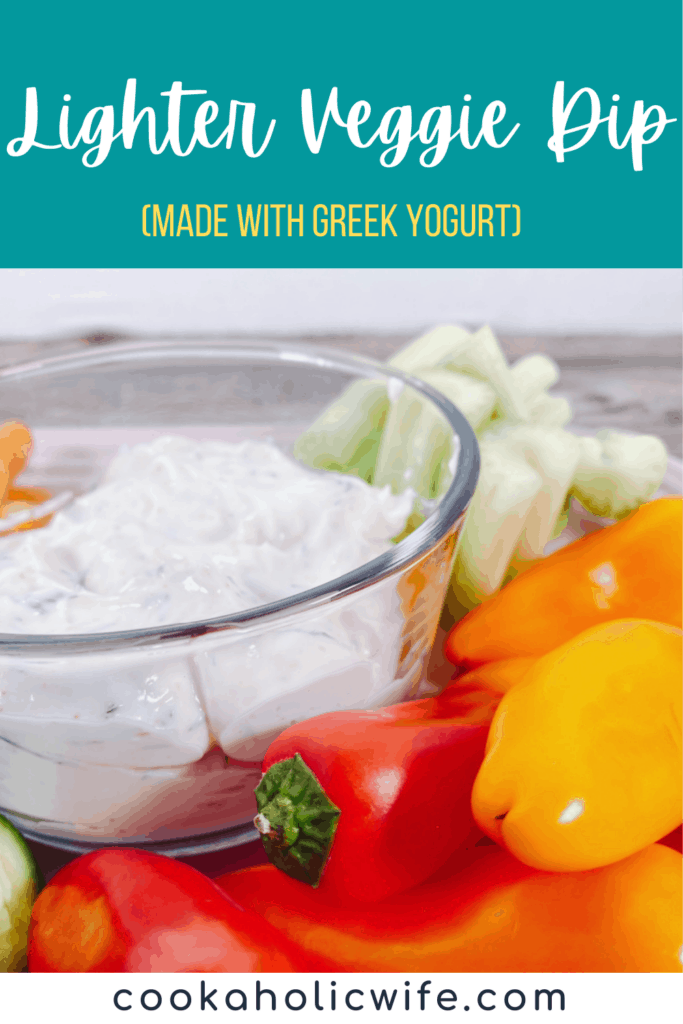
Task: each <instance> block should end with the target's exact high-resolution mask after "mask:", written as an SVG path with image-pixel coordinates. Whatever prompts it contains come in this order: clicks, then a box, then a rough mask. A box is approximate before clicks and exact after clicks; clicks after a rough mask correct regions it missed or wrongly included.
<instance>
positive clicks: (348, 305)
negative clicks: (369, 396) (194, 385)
mask: <svg viewBox="0 0 683 1024" xmlns="http://www.w3.org/2000/svg"><path fill="white" fill-rule="evenodd" d="M680 313H681V274H680V272H679V271H677V270H590V269H579V270H547V269H546V270H523V269H512V270H506V269H503V270H495V269H486V270H467V269H466V270H463V269H460V270H428V269H419V270H389V269H384V270H363V269H353V270H329V269H328V270H325V269H320V268H318V269H313V270H244V269H240V270H201V269H192V270H135V269H122V270H64V269H60V270H0V340H1V341H12V340H17V341H21V340H23V339H31V340H43V339H44V340H49V339H51V338H60V337H78V336H79V335H81V334H87V333H92V332H95V331H106V332H111V333H113V334H124V335H138V336H140V335H143V336H144V335H157V336H158V335H162V334H188V333H195V332H196V333H202V334H237V333H240V332H244V333H249V334H257V333H259V332H263V333H268V334H293V333H294V334H295V333H297V332H302V333H306V334H312V335H326V334H328V335H329V334H351V333H354V332H371V333H399V334H404V333H410V332H413V331H419V330H422V329H424V328H425V327H429V326H432V325H433V324H435V323H444V322H454V323H460V324H463V325H465V326H478V325H481V324H482V323H486V322H487V323H490V324H491V325H492V326H493V327H494V328H495V329H497V330H499V331H503V332H529V331H530V332H541V333H545V334H559V335H562V334H635V335H637V334H641V335H642V334H647V335H665V334H674V333H677V332H678V331H679V330H680Z"/></svg>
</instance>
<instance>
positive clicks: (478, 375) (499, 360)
mask: <svg viewBox="0 0 683 1024" xmlns="http://www.w3.org/2000/svg"><path fill="white" fill-rule="evenodd" d="M420 346H422V349H420ZM390 364H391V365H392V366H396V367H398V369H399V370H405V371H406V372H407V373H413V374H415V375H416V376H419V375H420V372H421V371H423V370H426V369H427V370H434V369H442V370H453V371H454V372H456V373H464V374H467V376H470V377H474V378H475V379H477V380H480V381H483V382H484V383H485V384H489V385H490V386H491V387H492V388H493V390H494V391H495V393H496V395H497V399H498V402H497V404H498V407H499V409H500V412H501V414H502V415H504V416H506V417H508V418H509V419H510V420H512V421H515V422H523V421H524V420H525V419H526V418H527V408H526V403H525V401H524V398H523V396H522V395H521V394H520V392H519V389H518V387H517V385H516V383H515V380H514V377H513V376H512V371H511V369H510V367H509V366H508V364H507V361H506V359H505V356H504V355H503V351H502V349H501V348H500V345H499V344H498V342H497V341H496V338H495V336H494V334H493V332H492V331H491V329H490V327H482V328H481V329H480V330H478V331H476V332H475V333H474V334H468V333H467V332H466V331H463V330H462V328H460V327H447V326H443V327H437V328H435V329H434V330H433V331H430V332H429V334H426V335H424V336H423V337H422V338H418V340H417V341H416V342H413V343H412V344H411V345H409V346H408V347H407V348H405V349H403V350H402V351H401V352H398V353H397V354H396V355H395V356H393V357H392V359H391V360H390Z"/></svg>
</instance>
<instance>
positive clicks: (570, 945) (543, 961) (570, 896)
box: [216, 844, 681, 1009]
mask: <svg viewBox="0 0 683 1024" xmlns="http://www.w3.org/2000/svg"><path fill="white" fill-rule="evenodd" d="M216 882H217V883H218V884H219V885H221V886H223V887H224V888H225V890H226V891H227V893H228V895H230V896H231V897H232V898H233V899H234V900H235V901H236V902H237V903H239V904H241V905H242V906H244V907H247V908H249V909H251V910H255V911H256V912H257V913H258V914H260V915H261V916H262V917H264V918H265V919H266V921H267V922H268V923H269V924H271V925H272V926H273V927H274V928H276V929H277V930H278V931H279V932H280V934H282V935H283V937H285V938H287V939H288V940H289V941H290V942H291V943H292V944H293V945H295V946H296V947H298V948H299V949H300V950H301V952H302V953H303V954H304V955H306V954H308V955H315V956H322V957H323V958H325V959H326V960H327V967H324V966H321V968H320V969H321V970H325V969H327V970H329V971H335V972H338V971H363V972H396V971H400V972H403V971H409V972H413V973H415V974H422V973H425V972H430V973H431V972H434V973H436V972H449V973H451V972H465V971H478V972H486V973H489V972H491V971H550V972H561V971H568V972H578V971H580V972H592V971H595V972H601V971H657V972H663V971H667V972H678V971H680V970H681V964H680V961H679V959H678V951H679V949H680V945H681V914H680V904H681V855H680V854H679V853H676V852H675V851H674V850H670V849H668V848H667V847H665V846H660V845H655V846H650V847H648V848H647V849H646V850H642V851H641V852H639V853H636V854H634V855H633V856H632V857H629V858H627V859H626V860H623V861H620V862H619V863H618V864H612V865H610V866H609V867H606V868H599V869H598V870H595V871H586V872H575V873H570V874H559V873H558V874H554V873H547V872H544V871H535V870H534V869H533V868H529V867H527V866H525V865H524V864H521V863H520V862H519V861H518V860H516V859H515V858H514V857H511V856H510V855H509V854H508V853H506V852H505V851H504V850H501V849H500V848H498V847H496V846H495V845H493V844H491V845H490V846H488V847H479V848H478V849H477V850H475V851H474V853H473V855H472V856H471V859H470V861H469V863H467V864H465V865H463V864H462V863H460V865H459V867H458V868H457V869H456V870H455V871H453V868H452V866H450V867H449V866H447V867H446V868H444V869H443V870H442V871H441V872H440V873H439V874H438V875H436V876H434V878H433V879H431V880H430V881H428V882H424V883H423V884H422V885H419V886H417V887H416V888H414V889H410V890H409V891H408V892H404V893H401V894H400V895H398V896H393V897H392V898H391V899H387V900H384V901H383V902H381V903H375V904H372V905H369V906H364V907H359V906H358V905H355V906H354V905H349V904H347V903H344V902H343V901H337V902H336V903H330V902H326V901H325V899H324V898H323V897H322V894H321V893H320V892H319V891H317V890H315V889H311V888H309V887H308V886H301V885H299V884H298V883H297V882H295V881H294V880H293V879H291V878H288V877H287V876H286V875H284V874H283V873H282V872H280V871H278V870H277V869H276V868H274V867H271V866H270V865H266V866H263V867H257V868H247V869H246V870H244V871H238V872H235V873H234V874H228V875H223V876H222V877H221V878H218V879H216ZM435 985H436V982H435ZM391 987H392V986H390V988H391ZM397 987H400V988H401V989H402V987H403V986H402V985H400V986H397ZM550 987H551V988H552V987H553V986H550ZM432 998H433V997H432ZM432 1005H433V1003H432ZM429 1008H430V1007H429V1006H427V1009H429Z"/></svg>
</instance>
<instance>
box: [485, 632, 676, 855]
mask: <svg viewBox="0 0 683 1024" xmlns="http://www.w3.org/2000/svg"><path fill="white" fill-rule="evenodd" d="M681 740H682V737H681V631H680V630H678V629H676V628H675V627H674V626H666V625H663V624H661V623H658V622H646V621H642V620H641V621H638V620H621V621H616V622H610V623H607V624H606V625H603V626H595V627H593V628H592V629H589V630H586V632H585V633H582V634H581V635H580V636H578V637H575V638H574V639H573V640H570V641H569V643H566V644H564V645H562V646H561V647H559V648H558V649H557V650H556V651H552V652H551V653H550V654H546V655H545V656H544V657H543V658H540V659H539V660H538V661H537V662H536V663H535V664H534V665H533V666H532V668H531V669H530V670H529V671H528V672H527V674H526V675H525V676H524V678H523V679H522V681H521V682H519V683H517V685H516V686H514V687H513V688H512V689H511V690H510V691H509V692H508V693H507V694H506V695H505V696H504V697H503V699H502V700H501V702H500V704H499V705H498V709H497V711H496V714H495V717H494V719H493V722H492V723H491V730H490V733H489V739H488V743H487V753H486V757H485V758H484V761H483V764H482V766H481V768H480V769H479V774H478V775H477V778H476V781H475V783H474V788H473V791H472V809H473V812H474V817H475V819H476V821H477V823H478V825H479V826H480V827H481V828H482V829H483V830H484V831H485V832H486V833H488V835H489V836H491V838H493V839H495V840H496V842H499V843H501V844H503V845H505V846H506V847H507V848H508V850H510V852H511V853H513V854H514V855H515V856H516V857H518V858H519V859H520V860H522V861H524V863H526V864H529V865H531V866H533V867H536V868H541V869H544V870H550V871H577V870H584V869H587V868H595V867H599V866H601V865H604V864H610V863H612V862H613V861H617V860H620V859H621V858H622V857H627V856H628V855H629V854H632V853H634V852H635V851H636V850H640V849H642V848H643V847H645V846H647V845H648V844H649V843H652V842H655V841H656V840H658V839H661V838H662V837H663V836H665V835H667V833H669V832H670V831H671V830H672V829H674V828H675V827H676V826H677V825H678V824H679V823H680V821H681Z"/></svg>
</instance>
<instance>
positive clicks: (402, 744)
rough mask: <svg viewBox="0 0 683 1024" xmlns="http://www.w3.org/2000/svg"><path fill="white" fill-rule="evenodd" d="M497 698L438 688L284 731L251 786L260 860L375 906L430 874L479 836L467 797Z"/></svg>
mask: <svg viewBox="0 0 683 1024" xmlns="http://www.w3.org/2000/svg"><path fill="white" fill-rule="evenodd" d="M498 699H499V698H498V695H495V694H494V695H491V694H489V695H488V700H489V704H486V703H482V702H481V701H479V700H468V698H467V695H463V694H462V693H460V692H459V693H458V695H457V697H455V698H451V697H450V695H449V694H448V691H446V693H445V694H444V695H442V696H441V697H439V698H434V699H427V700H419V701H412V702H409V703H406V704H399V705H395V706H393V707H389V708H384V709H381V710H378V711H343V712H335V713H332V714H327V715H320V716H319V717H318V718H313V719H309V720H308V721H306V722H302V723H300V724H298V725H294V726H292V727H290V728H289V729H287V730H285V732H283V733H282V734H281V735H280V736H279V737H278V739H276V740H275V742H274V743H273V744H272V745H271V746H270V748H269V750H268V753H267V754H266V758H265V761H264V765H263V768H264V773H265V774H264V776H263V778H262V780H261V782H260V784H259V786H258V787H257V789H256V798H257V804H258V810H259V814H258V815H257V816H256V818H255V823H256V825H257V827H258V828H259V831H260V832H261V833H262V836H263V840H264V846H265V848H266V852H267V853H268V856H269V859H270V860H271V861H272V862H273V863H274V864H275V865H276V866H277V867H279V868H281V869H282V870H283V871H285V872H286V873H287V874H289V875H290V876H292V877H293V878H297V879H299V880H300V881H303V882H307V883H309V884H310V885H313V886H314V887H318V886H319V887H320V890H321V892H322V893H323V894H325V895H335V894H336V896H337V897H338V898H339V899H341V900H344V901H347V900H349V899H352V900H360V901H364V902H375V901H377V900H381V899H384V898H385V897H387V896H390V895H391V894H392V893H397V892H401V891H402V890H404V889H408V888H410V887H411V886H414V885H417V883H418V882H421V881H422V880H423V879H425V878H427V877H428V876H429V875H431V874H433V873H434V872H435V871H436V870H437V869H438V868H440V867H441V865H442V864H444V863H445V861H446V860H448V858H449V857H450V856H451V855H452V854H453V852H454V851H455V850H457V849H458V848H460V847H462V848H465V846H466V845H467V841H468V839H471V837H472V836H474V837H475V839H476V838H478V837H479V836H480V835H481V833H479V832H477V831H476V828H475V826H474V821H473V818H472V813H471V809H470V794H471V790H472V784H473V782H474V778H475V776H476V773H477V770H478V768H479V765H480V763H481V760H482V758H483V754H484V747H485V743H486V736H487V733H488V726H489V722H490V720H491V717H492V714H493V710H494V709H495V704H496V701H497V700H498Z"/></svg>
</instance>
